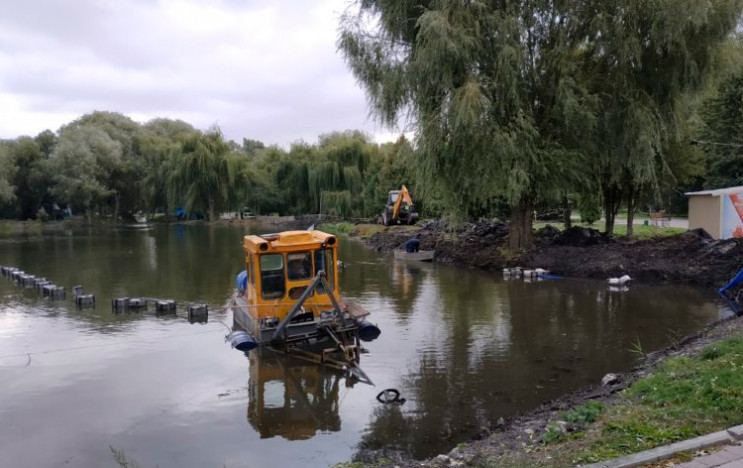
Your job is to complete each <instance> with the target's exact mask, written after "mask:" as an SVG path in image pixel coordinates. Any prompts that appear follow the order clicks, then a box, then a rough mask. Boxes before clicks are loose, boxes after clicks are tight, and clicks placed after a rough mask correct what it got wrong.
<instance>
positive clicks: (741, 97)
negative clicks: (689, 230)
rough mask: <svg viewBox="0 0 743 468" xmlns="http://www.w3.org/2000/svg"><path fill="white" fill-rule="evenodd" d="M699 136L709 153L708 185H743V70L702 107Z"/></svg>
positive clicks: (713, 186)
mask: <svg viewBox="0 0 743 468" xmlns="http://www.w3.org/2000/svg"><path fill="white" fill-rule="evenodd" d="M702 119H703V123H704V125H703V126H702V128H701V129H700V131H699V135H698V138H699V139H700V140H702V141H701V142H700V147H701V148H702V149H703V150H704V152H705V153H707V156H708V165H709V167H708V170H707V177H706V180H705V183H704V185H705V187H706V188H709V189H716V188H722V187H730V186H736V185H743V71H740V72H738V73H736V74H735V75H733V76H731V77H730V78H728V79H726V80H725V81H723V82H722V83H721V84H720V86H719V87H718V89H717V92H716V93H715V95H714V96H712V97H710V98H709V99H707V101H706V102H705V103H704V105H703V107H702Z"/></svg>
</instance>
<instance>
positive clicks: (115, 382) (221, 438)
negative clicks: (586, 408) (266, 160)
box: [0, 226, 728, 467]
mask: <svg viewBox="0 0 743 468" xmlns="http://www.w3.org/2000/svg"><path fill="white" fill-rule="evenodd" d="M260 231H261V227H259V226H253V227H250V226H240V227H228V226H161V227H156V228H153V229H150V230H146V231H134V230H126V229H120V230H109V229H90V230H87V231H83V232H66V233H60V234H57V235H54V236H45V237H36V238H30V239H24V240H11V239H6V240H3V241H0V265H12V266H17V267H20V268H22V269H24V270H26V271H27V272H29V273H32V274H36V275H41V276H46V277H48V278H50V279H52V280H53V281H55V282H56V283H57V284H60V285H64V286H66V287H67V289H68V291H69V289H71V287H72V286H73V285H75V284H81V285H83V286H84V288H85V290H86V292H91V293H94V294H95V295H96V298H97V301H98V304H97V307H96V308H95V309H87V310H82V311H80V310H77V309H76V308H75V306H74V304H73V303H72V301H71V300H69V299H68V300H67V301H56V302H52V301H49V300H44V299H40V298H39V296H38V295H37V294H36V293H35V292H33V290H29V289H23V288H19V287H17V286H14V285H12V283H10V282H9V281H8V280H7V279H5V278H2V279H1V280H0V421H2V424H0V466H14V467H47V466H52V467H53V466H115V461H114V457H113V455H112V451H111V447H113V448H114V449H116V450H117V451H120V453H123V454H124V455H125V456H126V457H127V458H128V459H130V460H134V461H136V462H137V463H138V464H139V465H140V466H141V467H149V466H156V465H157V466H160V467H168V466H227V467H238V466H249V467H274V466H282V467H291V466H327V465H329V464H333V463H336V462H341V461H345V460H349V459H351V458H352V457H353V456H354V454H355V453H356V452H357V451H358V450H360V449H376V448H380V447H392V448H396V449H400V450H404V451H407V452H408V453H411V454H412V455H413V456H415V457H418V458H422V457H428V456H432V455H435V454H437V453H441V452H443V451H448V450H450V449H451V448H453V447H454V446H455V445H456V444H457V443H460V442H462V441H466V440H468V439H469V438H471V437H472V436H473V435H474V434H476V433H477V432H479V431H480V430H481V428H482V427H486V426H488V425H489V423H491V422H493V421H495V420H497V419H498V418H499V417H508V416H510V415H514V414H515V413H517V412H520V411H525V410H529V409H531V408H534V407H536V406H538V405H539V404H540V403H541V402H543V401H545V400H549V399H552V398H554V397H557V396H559V395H561V394H564V393H566V392H569V391H571V390H574V389H577V388H580V387H582V386H585V385H586V384H591V383H595V382H597V381H598V380H599V379H600V378H601V377H602V376H603V375H604V374H605V373H607V372H611V371H625V370H629V369H630V368H631V367H632V366H633V364H634V363H635V359H636V353H635V351H636V348H637V347H638V346H639V347H641V348H642V349H644V350H645V351H649V350H653V349H658V348H661V347H663V346H665V345H668V344H670V343H671V342H672V341H673V340H675V339H678V337H681V336H683V335H686V334H689V333H692V332H694V331H696V330H699V329H700V328H701V327H703V326H704V325H705V324H707V323H709V322H712V321H714V320H716V319H719V318H721V317H722V316H724V315H725V314H727V313H728V312H727V310H726V309H725V307H724V306H723V305H722V304H721V303H719V302H718V301H717V300H716V298H715V296H714V294H713V293H712V292H711V291H705V290H699V289H694V288H691V287H681V286H632V287H630V288H629V290H628V291H625V292H615V291H610V290H609V288H608V287H607V286H606V285H605V284H604V282H603V280H604V278H596V280H595V281H582V280H581V281H576V280H561V281H540V282H534V283H524V282H523V281H521V280H516V281H504V280H503V279H502V278H499V277H498V276H497V275H494V274H491V273H484V272H478V271H471V270H462V269H455V268H449V267H445V266H441V265H435V264H434V265H428V264H405V263H400V262H395V261H394V260H393V259H392V258H391V257H389V256H384V255H380V254H378V253H376V252H373V251H371V250H368V249H366V248H365V247H363V246H362V245H361V244H360V243H358V242H355V241H350V240H349V241H344V242H343V243H342V245H341V258H342V259H343V261H344V262H345V264H346V267H345V269H344V270H342V272H341V274H342V276H341V286H342V290H343V292H344V295H345V296H348V297H352V298H355V299H356V300H357V301H358V302H359V303H361V304H362V305H363V306H364V307H366V308H367V309H369V310H371V311H372V319H373V321H374V322H376V323H378V325H379V326H380V328H381V329H382V335H381V337H380V338H379V339H378V340H376V341H374V342H372V343H368V344H367V345H366V349H367V351H368V352H367V353H366V354H364V355H363V356H362V360H361V366H362V368H363V369H364V370H365V371H366V373H367V374H368V375H369V377H371V379H372V380H373V381H374V382H375V383H376V387H371V386H368V385H363V384H359V383H357V384H355V385H353V384H352V382H349V381H348V380H347V379H345V378H344V377H343V376H341V375H339V374H337V373H335V372H334V371H331V370H328V369H325V368H322V367H318V366H314V365H311V364H304V363H302V362H296V361H293V360H288V359H284V358H276V357H266V358H263V359H261V358H259V357H257V356H252V357H251V358H246V357H245V356H243V355H242V354H241V353H239V352H237V351H235V350H232V349H231V348H230V347H229V345H227V344H225V342H224V335H225V333H226V331H227V330H226V328H225V325H223V323H224V324H226V325H231V317H229V316H228V315H226V313H225V312H218V313H212V314H211V315H210V317H209V320H208V322H207V323H193V324H192V323H189V322H188V320H187V319H186V318H185V314H184V312H183V310H182V309H180V310H179V311H178V313H177V314H176V315H173V316H171V315H161V316H158V315H157V314H156V313H155V312H154V311H153V310H151V309H150V310H149V311H146V312H141V313H118V314H115V313H113V312H112V311H111V308H110V303H109V301H110V298H112V297H121V296H145V297H159V298H172V299H175V300H176V301H178V302H179V304H185V303H187V302H189V301H203V302H207V303H208V304H210V306H211V307H212V308H218V307H220V306H221V305H222V304H223V303H224V302H225V301H226V299H227V298H228V297H229V296H230V294H231V291H232V289H233V287H234V278H235V275H236V274H237V273H238V271H239V270H240V269H241V262H242V261H243V257H242V255H243V254H242V249H241V246H240V245H241V244H240V242H241V236H242V235H244V234H245V233H247V232H260ZM633 350H635V351H633ZM389 387H392V388H396V389H398V390H399V391H400V393H401V395H402V396H403V397H404V398H406V400H407V401H406V402H405V404H403V405H402V406H394V405H393V406H383V405H381V404H379V403H378V402H377V401H376V399H375V396H376V394H377V393H378V392H379V391H380V390H382V389H385V388H389Z"/></svg>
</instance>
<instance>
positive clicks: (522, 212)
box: [508, 198, 534, 250]
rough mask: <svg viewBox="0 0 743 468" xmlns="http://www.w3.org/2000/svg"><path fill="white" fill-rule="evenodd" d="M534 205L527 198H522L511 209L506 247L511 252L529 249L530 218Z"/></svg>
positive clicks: (530, 234) (530, 235) (530, 242)
mask: <svg viewBox="0 0 743 468" xmlns="http://www.w3.org/2000/svg"><path fill="white" fill-rule="evenodd" d="M533 212H534V204H533V203H532V201H531V200H530V199H528V198H522V199H521V201H520V202H519V204H518V205H516V206H513V207H511V227H510V230H509V233H508V246H509V247H510V248H511V249H512V250H523V249H526V248H529V247H531V245H532V242H533V240H534V239H533V236H532V232H531V229H532V216H533Z"/></svg>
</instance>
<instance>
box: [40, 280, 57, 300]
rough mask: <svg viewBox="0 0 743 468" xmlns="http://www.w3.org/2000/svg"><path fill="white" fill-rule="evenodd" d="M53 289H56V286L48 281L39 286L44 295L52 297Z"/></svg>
mask: <svg viewBox="0 0 743 468" xmlns="http://www.w3.org/2000/svg"><path fill="white" fill-rule="evenodd" d="M55 289H57V286H55V285H54V283H52V282H51V281H50V282H48V283H47V284H45V285H43V286H42V287H41V294H42V295H43V296H44V297H52V291H54V290H55Z"/></svg>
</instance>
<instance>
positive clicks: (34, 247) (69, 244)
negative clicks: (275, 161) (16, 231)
mask: <svg viewBox="0 0 743 468" xmlns="http://www.w3.org/2000/svg"><path fill="white" fill-rule="evenodd" d="M243 235H244V230H243V229H234V228H228V227H222V226H214V225H197V226H185V225H170V226H157V227H155V228H153V229H151V230H147V231H135V230H126V229H112V228H110V227H107V226H100V227H98V226H97V227H93V228H89V229H86V230H83V231H78V230H76V231H75V232H74V233H73V234H72V235H69V236H67V235H66V236H62V235H49V236H44V237H43V238H42V239H40V240H38V241H36V240H32V241H30V242H23V243H21V244H19V246H18V248H17V249H12V250H10V249H9V250H6V251H4V252H3V259H2V263H3V264H8V265H14V266H18V267H20V268H22V269H24V270H26V271H28V272H29V273H31V274H35V275H38V276H44V277H47V278H48V279H50V280H51V281H54V282H55V283H56V284H60V285H64V286H66V287H67V289H68V294H70V292H69V289H70V287H71V286H72V285H77V284H81V285H83V287H84V289H85V291H86V292H89V293H93V294H95V295H96V299H97V302H98V305H97V307H96V309H95V310H86V311H83V312H76V313H74V314H70V315H69V318H70V319H72V320H77V321H81V322H87V323H94V324H100V325H103V326H105V330H104V329H101V332H109V333H110V332H116V331H118V330H122V329H126V328H127V326H128V324H131V323H132V322H134V321H138V320H141V319H142V317H143V315H142V313H113V312H112V311H111V309H110V306H109V305H108V304H109V302H108V301H109V299H110V298H112V297H123V296H144V297H162V298H172V299H175V300H176V301H177V302H183V301H200V302H201V301H206V302H209V303H211V304H222V303H223V302H224V301H225V299H226V298H228V297H229V294H230V292H231V289H232V288H233V287H234V277H235V275H236V274H237V272H238V271H240V270H241V269H243V268H244V266H243V265H244V254H243V251H242V247H241V245H242V244H241V243H242V236H243ZM56 305H57V306H61V307H65V306H63V305H62V303H56ZM71 307H74V306H71ZM150 312H152V310H150Z"/></svg>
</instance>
